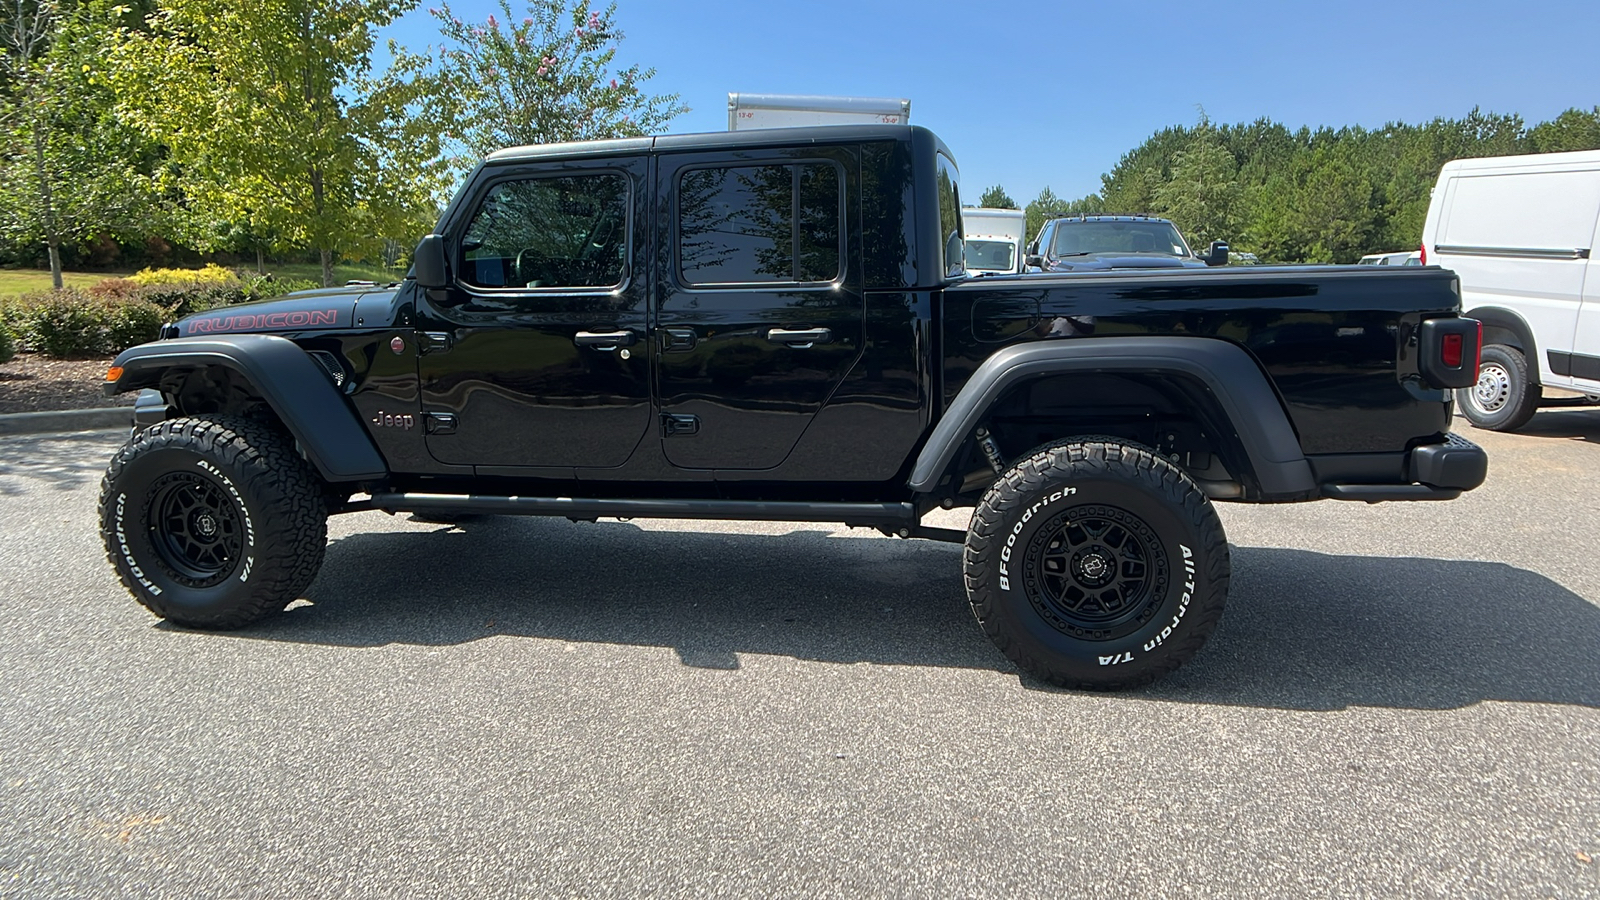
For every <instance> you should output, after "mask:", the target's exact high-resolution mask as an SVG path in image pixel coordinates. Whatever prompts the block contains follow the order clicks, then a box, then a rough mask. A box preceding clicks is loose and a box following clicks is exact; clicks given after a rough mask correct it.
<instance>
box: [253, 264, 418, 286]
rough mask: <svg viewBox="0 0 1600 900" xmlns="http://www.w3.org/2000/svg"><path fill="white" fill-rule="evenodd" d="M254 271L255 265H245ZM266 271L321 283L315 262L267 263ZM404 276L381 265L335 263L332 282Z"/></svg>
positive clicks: (388, 280) (340, 282) (396, 278)
mask: <svg viewBox="0 0 1600 900" xmlns="http://www.w3.org/2000/svg"><path fill="white" fill-rule="evenodd" d="M247 268H248V270H249V271H251V272H254V271H255V267H254V266H249V267H247ZM267 271H268V272H271V273H272V274H274V275H276V276H278V277H279V278H303V279H305V280H307V281H315V282H317V283H318V284H321V283H322V266H320V265H318V264H316V263H272V262H269V263H267ZM404 277H406V273H405V270H404V269H385V268H384V267H383V266H363V265H342V264H341V265H336V266H334V267H333V283H334V284H344V283H345V282H346V281H376V282H378V283H379V284H384V283H387V282H390V281H399V280H400V279H402V278H404Z"/></svg>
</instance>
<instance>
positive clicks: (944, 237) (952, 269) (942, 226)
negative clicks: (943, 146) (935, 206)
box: [938, 153, 967, 278]
mask: <svg viewBox="0 0 1600 900" xmlns="http://www.w3.org/2000/svg"><path fill="white" fill-rule="evenodd" d="M938 160H939V237H940V239H941V242H942V244H943V246H942V247H941V248H940V262H941V264H942V265H941V268H942V269H943V271H944V274H945V277H946V278H953V277H955V276H957V275H960V274H961V273H962V272H965V271H966V270H967V264H966V259H965V258H964V257H965V253H964V247H963V244H962V234H961V173H960V172H958V171H956V164H955V163H954V162H951V161H950V157H948V156H945V155H944V154H943V153H940V154H939V156H938Z"/></svg>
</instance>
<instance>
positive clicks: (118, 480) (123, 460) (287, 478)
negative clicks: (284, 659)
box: [100, 416, 328, 629]
mask: <svg viewBox="0 0 1600 900" xmlns="http://www.w3.org/2000/svg"><path fill="white" fill-rule="evenodd" d="M327 515H328V514H327V507H326V506H325V504H324V501H323V494H322V485H321V484H320V482H319V480H318V478H317V476H316V475H315V473H313V472H312V470H311V468H310V466H309V465H307V464H306V462H305V460H303V459H301V458H300V456H299V455H298V454H297V453H295V451H294V445H293V443H292V442H291V441H290V439H289V438H288V436H287V435H284V434H282V433H281V432H279V431H277V430H275V429H273V428H272V427H270V426H269V425H266V424H264V423H261V422H256V421H253V420H249V419H242V418H237V417H232V416H208V417H203V418H201V417H195V418H181V419H171V420H168V421H165V422H161V423H159V424H156V425H152V426H150V427H148V428H146V429H144V430H143V431H140V432H138V433H137V434H135V435H134V436H133V437H132V438H131V439H130V440H129V441H128V443H127V444H125V445H123V447H122V449H121V450H120V451H118V453H117V455H116V457H115V458H113V459H112V460H111V466H110V468H109V469H107V470H106V475H105V478H104V479H103V480H102V481H101V483H100V534H101V537H102V539H103V540H104V541H105V547H106V558H107V559H108V560H110V562H111V565H112V567H113V568H115V569H116V571H117V576H118V577H119V578H121V579H122V583H123V585H124V586H126V587H127V589H128V591H129V593H131V594H133V597H134V599H135V600H138V601H139V602H140V603H141V604H143V605H144V606H146V607H148V608H149V610H150V611H151V612H153V613H155V614H156V615H157V616H160V617H161V618H163V619H166V620H167V621H169V622H172V623H174V624H177V625H183V626H186V627H190V628H206V629H228V628H239V627H241V626H244V625H248V624H249V623H251V622H254V621H256V620H257V619H260V618H262V617H263V616H266V615H270V614H272V613H275V612H279V611H281V610H282V609H283V608H284V607H285V606H287V605H289V603H291V602H293V601H294V600H295V599H296V598H297V597H299V596H300V594H301V592H303V591H304V590H305V589H306V587H308V586H309V585H310V584H311V580H312V579H313V578H315V577H316V574H317V569H318V567H320V566H321V565H322V556H323V552H324V550H325V549H326V547H327V539H328V527H327Z"/></svg>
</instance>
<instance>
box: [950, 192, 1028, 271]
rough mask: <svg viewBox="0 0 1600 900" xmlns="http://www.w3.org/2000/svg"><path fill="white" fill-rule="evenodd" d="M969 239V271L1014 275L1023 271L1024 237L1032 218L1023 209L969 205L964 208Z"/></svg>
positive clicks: (963, 226) (964, 231)
mask: <svg viewBox="0 0 1600 900" xmlns="http://www.w3.org/2000/svg"><path fill="white" fill-rule="evenodd" d="M961 231H962V234H963V235H965V237H966V241H967V271H968V272H970V273H972V274H973V275H984V274H994V275H1014V274H1018V273H1021V272H1022V270H1023V259H1024V254H1023V252H1022V239H1023V238H1024V237H1025V236H1026V235H1027V231H1028V217H1027V215H1026V214H1024V213H1023V212H1022V210H1020V209H990V208H987V207H982V206H968V207H965V208H963V209H962V210H961Z"/></svg>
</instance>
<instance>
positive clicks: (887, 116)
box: [728, 94, 911, 131]
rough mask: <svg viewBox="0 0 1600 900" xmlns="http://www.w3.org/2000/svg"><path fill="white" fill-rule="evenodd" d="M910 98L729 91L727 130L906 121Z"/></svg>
mask: <svg viewBox="0 0 1600 900" xmlns="http://www.w3.org/2000/svg"><path fill="white" fill-rule="evenodd" d="M910 124H911V101H910V100H906V99H904V98H888V97H813V96H808V95H799V94H729V95H728V130H729V131H746V130H748V129H751V128H792V127H797V126H801V125H910Z"/></svg>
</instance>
